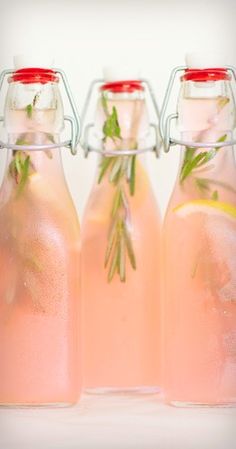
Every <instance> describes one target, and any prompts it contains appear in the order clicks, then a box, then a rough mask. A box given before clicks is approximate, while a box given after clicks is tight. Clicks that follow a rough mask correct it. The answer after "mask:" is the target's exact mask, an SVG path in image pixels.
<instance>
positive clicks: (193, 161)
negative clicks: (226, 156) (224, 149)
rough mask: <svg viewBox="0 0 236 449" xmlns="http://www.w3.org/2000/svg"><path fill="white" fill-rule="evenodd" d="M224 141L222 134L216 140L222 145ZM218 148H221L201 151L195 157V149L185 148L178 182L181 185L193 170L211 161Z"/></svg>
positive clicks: (224, 136)
mask: <svg viewBox="0 0 236 449" xmlns="http://www.w3.org/2000/svg"><path fill="white" fill-rule="evenodd" d="M226 139H227V134H224V135H223V136H221V137H220V138H219V139H218V140H217V143H219V142H222V143H223V142H224V141H225V140H226ZM220 148H221V147H218V148H213V149H212V150H209V151H203V152H201V153H198V154H197V156H195V152H196V148H190V147H187V148H186V153H185V158H184V162H183V166H182V169H181V174H180V182H181V183H182V182H183V181H184V180H185V179H186V178H187V177H188V176H189V175H190V174H191V173H192V171H193V170H195V169H196V168H199V167H201V166H202V165H204V164H206V163H208V162H209V161H210V160H211V159H213V158H214V157H215V155H216V153H217V152H218V151H219V150H220Z"/></svg>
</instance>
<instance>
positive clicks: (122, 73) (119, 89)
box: [100, 65, 144, 93]
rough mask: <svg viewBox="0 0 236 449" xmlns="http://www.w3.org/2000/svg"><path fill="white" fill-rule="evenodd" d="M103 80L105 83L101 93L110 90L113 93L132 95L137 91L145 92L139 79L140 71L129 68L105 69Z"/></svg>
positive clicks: (108, 67)
mask: <svg viewBox="0 0 236 449" xmlns="http://www.w3.org/2000/svg"><path fill="white" fill-rule="evenodd" d="M103 78H104V81H105V83H104V84H103V85H102V86H101V87H100V89H101V91H104V90H109V91H111V92H113V93H132V92H135V91H137V90H139V91H143V90H144V86H143V84H142V81H141V80H140V79H139V73H138V71H136V70H134V69H132V68H130V67H127V66H122V65H121V66H118V67H111V66H107V67H104V69H103Z"/></svg>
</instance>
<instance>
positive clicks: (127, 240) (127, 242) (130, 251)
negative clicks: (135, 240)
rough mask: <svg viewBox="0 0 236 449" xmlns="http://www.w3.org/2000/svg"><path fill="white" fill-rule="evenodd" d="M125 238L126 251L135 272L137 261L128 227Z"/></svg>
mask: <svg viewBox="0 0 236 449" xmlns="http://www.w3.org/2000/svg"><path fill="white" fill-rule="evenodd" d="M124 237H125V245H126V249H127V253H128V256H129V260H130V263H131V266H132V268H133V269H134V270H136V267H137V266H136V259H135V254H134V249H133V244H132V240H131V238H130V235H129V232H128V230H127V227H126V226H124Z"/></svg>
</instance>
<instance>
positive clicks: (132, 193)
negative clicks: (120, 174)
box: [129, 155, 136, 196]
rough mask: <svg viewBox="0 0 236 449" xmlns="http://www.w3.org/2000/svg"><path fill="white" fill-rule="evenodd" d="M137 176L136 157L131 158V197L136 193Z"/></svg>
mask: <svg viewBox="0 0 236 449" xmlns="http://www.w3.org/2000/svg"><path fill="white" fill-rule="evenodd" d="M135 174H136V156H135V155H134V156H132V157H131V168H130V179H129V190H130V195H132V196H133V195H134V193H135V178H136V176H135Z"/></svg>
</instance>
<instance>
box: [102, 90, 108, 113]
mask: <svg viewBox="0 0 236 449" xmlns="http://www.w3.org/2000/svg"><path fill="white" fill-rule="evenodd" d="M101 101H102V107H103V110H104V113H105V115H106V116H107V117H108V116H109V110H108V105H107V99H106V97H105V94H104V93H103V94H102V97H101Z"/></svg>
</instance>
